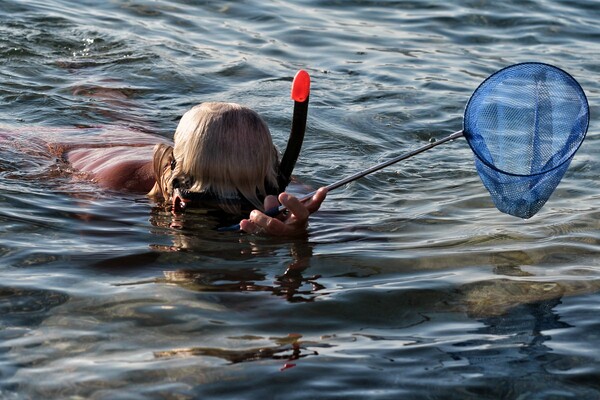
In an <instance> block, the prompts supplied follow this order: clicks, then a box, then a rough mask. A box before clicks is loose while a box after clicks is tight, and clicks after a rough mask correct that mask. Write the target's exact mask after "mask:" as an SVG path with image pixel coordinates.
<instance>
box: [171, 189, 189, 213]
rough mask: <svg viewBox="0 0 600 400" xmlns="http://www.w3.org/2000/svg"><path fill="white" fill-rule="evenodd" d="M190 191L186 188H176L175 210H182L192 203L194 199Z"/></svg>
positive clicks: (174, 197) (174, 192) (174, 194)
mask: <svg viewBox="0 0 600 400" xmlns="http://www.w3.org/2000/svg"><path fill="white" fill-rule="evenodd" d="M189 195H190V192H189V190H186V189H179V188H176V189H175V190H173V197H172V199H173V202H172V205H173V211H174V212H182V211H183V210H185V208H186V207H187V205H188V203H191V202H192V201H193V199H192V198H191V197H192V196H189Z"/></svg>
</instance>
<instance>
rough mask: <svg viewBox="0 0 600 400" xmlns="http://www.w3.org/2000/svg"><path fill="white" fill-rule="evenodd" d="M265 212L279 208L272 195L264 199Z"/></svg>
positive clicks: (275, 198)
mask: <svg viewBox="0 0 600 400" xmlns="http://www.w3.org/2000/svg"><path fill="white" fill-rule="evenodd" d="M264 204H265V210H270V209H271V208H275V207H278V206H279V201H277V197H276V196H273V195H269V196H267V197H265V201H264Z"/></svg>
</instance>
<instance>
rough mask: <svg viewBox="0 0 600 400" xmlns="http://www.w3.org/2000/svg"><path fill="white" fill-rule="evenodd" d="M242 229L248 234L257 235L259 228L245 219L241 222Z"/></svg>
mask: <svg viewBox="0 0 600 400" xmlns="http://www.w3.org/2000/svg"><path fill="white" fill-rule="evenodd" d="M240 229H241V230H243V231H244V232H246V233H255V232H256V231H257V230H258V226H256V224H255V223H254V222H252V221H250V220H249V219H243V220H241V221H240Z"/></svg>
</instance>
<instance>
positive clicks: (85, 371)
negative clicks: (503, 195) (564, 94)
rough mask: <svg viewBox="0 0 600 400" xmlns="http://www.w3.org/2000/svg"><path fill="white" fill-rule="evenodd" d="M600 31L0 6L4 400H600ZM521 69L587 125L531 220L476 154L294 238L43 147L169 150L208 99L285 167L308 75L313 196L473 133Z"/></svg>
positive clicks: (274, 11)
mask: <svg viewBox="0 0 600 400" xmlns="http://www.w3.org/2000/svg"><path fill="white" fill-rule="evenodd" d="M599 12H600V9H599V8H598V7H597V6H596V4H595V3H594V2H591V1H587V0H578V1H572V2H564V1H557V0H548V1H541V0H539V1H538V0H533V1H527V2H517V1H505V2H473V1H460V2H446V3H443V4H441V3H439V2H433V1H388V2H375V1H329V0H308V1H304V2H296V1H290V2H284V3H282V2H278V3H270V2H258V1H254V0H244V1H236V2H231V1H224V2H185V1H163V0H157V1H152V2H150V1H147V0H131V1H111V2H96V1H91V0H82V1H78V2H75V1H71V0H47V1H44V2H42V1H38V0H29V1H14V0H3V1H2V3H1V5H0V33H1V35H0V56H1V57H0V83H1V85H0V104H1V105H2V112H1V113H0V201H1V202H2V207H0V256H1V258H0V272H1V274H2V282H1V287H0V339H1V341H2V345H1V346H0V398H15V399H21V398H23V399H29V398H132V399H142V398H143V399H146V398H161V399H195V398H205V397H209V398H214V399H218V398H224V399H231V398H284V397H285V398H286V399H287V400H291V399H295V398H298V399H306V398H319V399H320V398H348V399H351V398H366V397H368V398H382V399H396V398H411V399H448V398H456V399H471V398H476V399H499V398H515V399H518V398H531V399H549V398H579V399H595V398H598V397H599V394H600V386H599V385H598V381H597V376H598V373H599V368H598V361H599V357H598V355H597V354H596V353H597V352H596V351H595V349H596V348H598V346H600V340H599V336H598V334H597V332H598V330H599V329H600V323H599V320H598V315H599V311H600V295H599V294H600V275H599V273H598V268H597V265H598V262H599V257H598V254H600V253H599V251H598V249H599V245H600V234H599V232H600V230H599V227H600V224H599V222H598V221H600V218H599V217H600V215H599V213H598V209H599V206H600V202H599V200H600V196H599V195H598V185H597V175H598V174H597V171H598V167H599V166H600V164H599V161H598V159H597V157H596V154H597V145H598V138H597V130H598V122H597V121H596V119H595V118H594V116H595V115H598V114H599V110H598V106H597V104H598V99H599V96H598V93H600V86H599V85H600V84H599V83H598V79H597V76H598V73H599V72H600V70H599V68H598V65H597V64H598V63H597V62H596V59H597V56H596V54H597V53H598V50H600V49H599V47H598V46H599V45H598V43H600V40H599V39H600V34H599V31H598V29H597V21H598V19H599V18H600V14H599ZM523 61H542V62H548V63H550V64H555V65H557V66H559V67H561V68H564V69H565V70H567V71H568V72H570V73H572V74H573V75H574V76H575V78H576V79H577V80H578V81H579V82H580V83H581V85H582V86H583V88H584V90H585V91H586V94H587V95H588V98H589V101H590V107H591V115H592V121H591V126H590V131H589V134H588V137H587V138H586V140H585V142H584V144H583V146H582V148H581V150H580V151H579V152H578V154H577V155H576V156H575V158H574V160H573V163H572V165H571V167H570V169H569V171H568V172H567V174H566V176H565V178H564V179H563V182H562V183H561V184H560V185H559V187H558V188H557V190H556V192H555V193H554V194H553V196H552V197H551V198H550V200H549V201H548V203H547V204H546V205H545V207H544V209H543V210H542V212H540V213H539V214H538V215H536V216H535V217H534V218H532V219H530V220H527V221H521V220H519V219H514V218H511V217H508V216H505V215H502V214H500V213H498V211H497V210H495V208H494V206H493V204H492V202H491V200H490V199H489V196H488V195H487V193H486V192H485V188H483V186H482V184H481V182H480V180H479V177H478V176H477V173H476V171H475V169H474V166H473V162H472V154H471V151H470V149H469V147H468V144H467V143H466V142H465V141H464V140H462V141H461V140H456V141H453V142H451V143H447V144H445V145H444V146H440V148H437V149H435V150H431V151H429V152H426V153H424V154H421V155H419V156H415V157H413V158H411V159H410V160H407V161H406V162H404V163H401V164H398V165H396V166H394V167H393V168H389V169H386V170H384V171H381V172H379V173H377V174H375V175H372V176H369V177H367V178H365V179H363V180H360V181H357V182H353V183H352V184H350V185H347V186H346V187H343V188H340V189H339V190H336V192H335V193H332V194H331V195H330V196H329V197H328V199H327V201H326V202H325V204H324V206H323V209H322V210H321V211H320V212H319V213H318V214H317V215H315V216H314V218H312V220H311V224H310V229H309V232H308V234H307V236H306V237H304V238H301V239H294V240H286V239H282V238H275V239H268V238H264V237H260V236H250V235H243V234H238V233H220V232H217V231H215V230H214V228H215V227H217V226H221V225H229V223H224V221H222V220H221V217H220V216H218V215H213V214H211V213H205V214H202V213H186V214H181V215H173V214H172V213H171V212H169V211H168V210H164V209H162V208H160V207H159V206H157V205H154V204H152V203H151V202H150V201H149V200H148V199H146V198H144V197H143V196H134V195H128V194H122V193H108V192H101V191H99V190H98V188H97V187H96V186H95V185H94V184H93V183H92V182H89V181H88V180H87V179H86V177H85V176H78V175H77V174H73V171H71V170H70V169H69V166H68V165H66V164H64V163H62V162H61V161H60V160H57V159H56V153H57V151H58V150H60V149H58V148H49V147H48V144H49V143H60V144H62V145H65V146H68V145H69V144H72V143H87V144H91V145H99V146H102V145H106V143H107V141H108V142H111V143H120V144H127V143H128V144H131V143H142V142H143V143H146V142H147V141H156V140H157V139H160V140H163V139H169V138H171V137H172V134H173V131H174V129H175V126H176V124H177V121H178V119H179V117H180V116H181V114H182V113H183V112H184V111H185V110H186V109H188V108H189V107H190V106H192V105H194V104H196V103H199V102H203V101H208V100H213V101H235V102H241V103H244V104H245V105H248V106H250V107H251V108H253V109H255V110H257V111H258V112H259V113H260V114H261V115H262V116H264V118H265V119H266V120H267V121H268V124H269V127H270V129H271V132H272V134H273V137H274V141H275V143H276V144H277V146H278V147H279V148H280V149H282V148H283V147H284V146H285V143H286V140H287V136H288V133H289V129H290V119H291V115H292V102H291V100H290V99H289V86H290V82H291V80H292V77H293V75H294V74H295V72H296V71H297V70H298V69H300V68H304V69H306V70H307V71H308V72H309V73H310V74H311V77H312V93H311V103H310V108H309V123H308V130H307V133H306V139H305V144H304V147H303V151H302V154H301V157H300V158H299V160H298V163H297V167H296V169H295V174H296V176H297V178H298V181H299V183H298V185H297V186H295V187H293V188H292V189H293V190H294V191H295V192H298V193H306V192H308V191H310V189H311V188H315V187H318V186H320V185H323V184H327V183H331V182H333V181H335V180H337V179H340V178H343V177H345V176H347V175H350V174H352V173H355V172H357V171H359V170H362V169H364V168H366V167H369V166H371V165H374V164H375V163H376V162H380V161H383V160H385V159H388V158H389V157H392V156H395V155H398V154H400V153H404V152H405V151H408V150H413V149H415V148H417V147H419V146H421V145H423V144H426V143H428V142H429V141H430V140H433V139H436V138H441V137H445V136H446V135H447V134H448V133H450V132H453V131H455V130H458V129H460V127H461V125H462V113H463V110H464V107H465V103H466V101H467V100H468V98H469V96H470V94H471V93H472V91H473V90H474V89H475V88H476V87H477V86H478V85H479V84H480V83H481V81H483V80H484V79H485V78H486V77H487V76H489V75H490V74H491V73H493V72H494V71H496V70H498V69H500V68H502V67H505V66H507V65H509V64H513V63H516V62H523ZM57 138H59V139H60V140H57ZM227 222H237V221H227Z"/></svg>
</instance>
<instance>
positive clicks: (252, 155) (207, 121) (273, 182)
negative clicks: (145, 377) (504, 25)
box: [151, 103, 279, 213]
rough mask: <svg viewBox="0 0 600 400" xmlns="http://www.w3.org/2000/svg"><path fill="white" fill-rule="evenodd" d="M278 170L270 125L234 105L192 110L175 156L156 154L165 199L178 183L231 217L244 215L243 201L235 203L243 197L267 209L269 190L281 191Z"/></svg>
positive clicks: (161, 150)
mask: <svg viewBox="0 0 600 400" xmlns="http://www.w3.org/2000/svg"><path fill="white" fill-rule="evenodd" d="M173 160H174V164H172V161H173ZM171 165H173V166H174V168H173V169H172V171H171V172H170V173H168V171H167V170H168V169H170V167H171ZM278 165H279V155H278V152H277V149H276V148H275V146H274V145H273V141H272V138H271V133H270V132H269V128H268V126H267V124H266V123H265V122H264V121H263V119H262V118H261V117H260V116H259V115H258V114H257V113H256V112H254V111H252V110H251V109H249V108H246V107H243V106H241V105H239V104H234V103H202V104H200V105H198V106H195V107H193V108H192V109H191V110H189V111H187V112H186V113H185V114H184V115H183V117H182V118H181V121H179V125H178V126H177V130H176V131H175V137H174V146H173V148H172V151H170V149H169V147H168V146H164V145H162V146H161V145H158V146H157V147H156V148H155V154H154V168H155V174H158V175H157V177H156V178H157V185H158V186H160V188H159V189H161V190H160V191H162V193H163V196H164V197H165V199H168V198H170V197H171V195H172V191H173V183H174V182H177V184H178V185H180V187H183V188H186V189H189V190H191V191H192V192H210V193H212V194H213V195H214V196H215V197H216V199H217V200H218V201H219V203H220V205H221V207H222V208H223V209H225V210H226V211H228V212H232V213H239V212H240V207H239V201H238V202H237V204H236V202H235V201H232V200H235V199H237V198H238V197H239V195H240V194H241V195H242V196H243V197H244V198H245V199H246V200H248V201H249V202H250V203H251V204H252V205H253V206H254V207H257V208H260V209H262V207H263V205H262V200H261V199H263V198H264V197H265V196H266V195H267V194H268V187H272V188H276V187H277V169H278ZM153 192H155V190H153ZM151 194H152V192H151Z"/></svg>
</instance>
